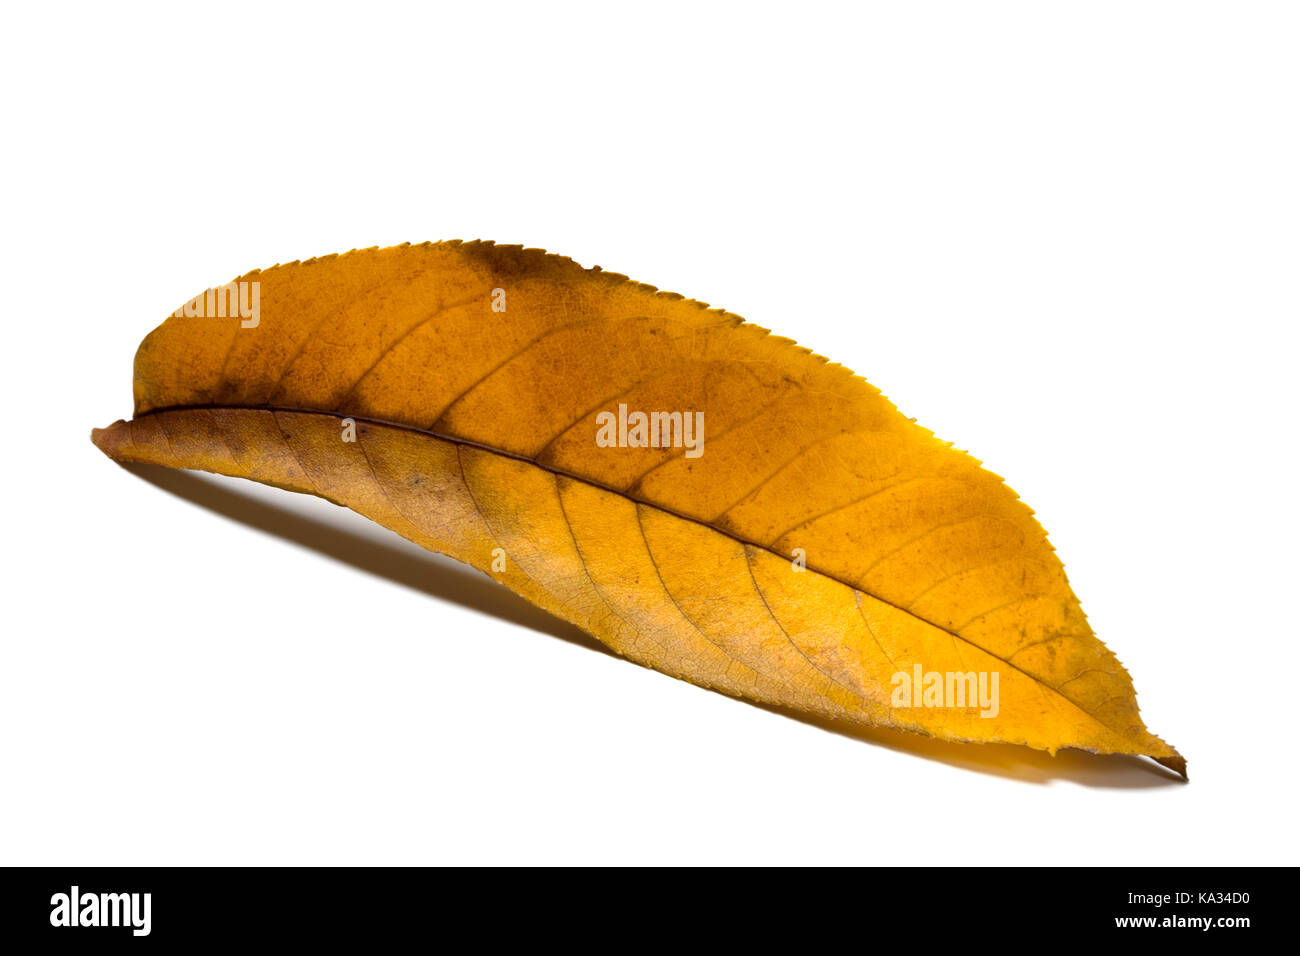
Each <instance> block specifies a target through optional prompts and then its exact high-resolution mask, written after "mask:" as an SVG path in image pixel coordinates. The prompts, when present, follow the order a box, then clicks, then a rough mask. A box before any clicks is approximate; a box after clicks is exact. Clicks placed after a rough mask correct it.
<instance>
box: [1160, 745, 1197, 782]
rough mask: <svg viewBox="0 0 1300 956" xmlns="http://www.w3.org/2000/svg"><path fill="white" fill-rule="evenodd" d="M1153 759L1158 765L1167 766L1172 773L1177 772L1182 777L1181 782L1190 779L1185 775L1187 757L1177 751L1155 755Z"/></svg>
mask: <svg viewBox="0 0 1300 956" xmlns="http://www.w3.org/2000/svg"><path fill="white" fill-rule="evenodd" d="M1153 759H1154V760H1155V762H1156V763H1158V764H1160V766H1162V767H1167V768H1169V769H1170V770H1172V771H1173V772H1174V773H1176V774H1178V776H1180V777H1182V778H1183V782H1187V781H1188V780H1189V779H1190V778H1189V777H1188V776H1187V758H1186V757H1184V756H1183V755H1182V754H1180V753H1178V752H1177V751H1174V753H1173V755H1172V756H1169V757H1155V758H1153Z"/></svg>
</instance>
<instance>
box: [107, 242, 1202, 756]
mask: <svg viewBox="0 0 1300 956" xmlns="http://www.w3.org/2000/svg"><path fill="white" fill-rule="evenodd" d="M236 281H237V282H243V283H250V284H251V283H256V284H257V289H258V297H257V315H256V317H255V321H253V320H249V319H246V318H245V319H243V320H242V321H241V317H240V316H239V315H233V316H228V317H217V316H214V315H213V314H212V312H213V310H212V308H211V304H212V297H208V298H207V299H206V300H202V299H201V300H200V305H199V306H198V308H195V309H191V311H203V307H202V302H203V301H206V303H207V306H208V308H207V314H206V315H192V316H186V315H184V314H182V315H179V316H174V317H172V318H169V319H168V320H167V321H166V322H164V323H163V325H161V326H160V327H159V328H157V329H156V330H154V331H153V332H152V333H151V334H150V335H149V336H148V337H147V338H146V339H145V341H144V342H143V343H142V345H141V346H140V349H139V351H138V353H137V355H136V360H135V382H134V388H135V418H134V420H133V421H129V422H117V423H115V424H113V425H111V426H109V427H108V428H106V429H100V430H96V431H95V433H94V436H93V437H94V440H95V442H96V444H97V445H98V446H99V447H100V448H101V449H102V450H103V451H104V452H105V453H107V454H108V455H109V456H110V457H112V458H115V459H117V460H119V461H136V462H149V463H154V464H160V465H166V466H169V467H174V468H192V469H200V470H204V471H211V472H217V473H220V474H224V475H234V476H239V477H244V478H251V479H253V480H255V481H260V482H265V483H268V484H273V485H276V486H279V487H283V488H287V489H290V490H293V491H299V492H304V493H308V494H314V495H319V496H321V497H323V498H327V499H329V500H331V501H334V502H336V503H338V504H340V505H344V506H346V507H348V508H351V509H352V510H354V511H357V512H359V513H360V514H363V515H365V516H367V517H369V518H371V519H373V520H375V521H377V522H379V523H380V524H382V525H384V526H386V527H388V528H391V529H392V530H394V531H396V532H397V533H398V534H401V535H402V536H404V537H406V538H409V539H410V540H412V541H415V542H417V543H418V544H420V545H422V546H424V547H426V548H428V549H430V550H433V551H438V552H442V553H445V554H448V555H450V556H452V557H454V558H457V559H458V560H460V561H464V562H466V563H468V564H470V565H472V566H474V567H476V568H479V569H480V570H483V571H485V572H487V573H489V574H491V575H492V576H493V577H494V578H496V579H497V580H499V581H501V582H502V583H503V584H505V585H507V586H508V587H510V588H511V589H513V590H514V591H516V592H518V593H519V594H521V595H523V596H524V597H525V598H527V599H528V600H530V601H532V602H533V603H534V604H537V605H538V606H540V607H542V608H545V609H546V610H547V611H550V612H551V613H553V614H555V615H556V616H558V617H561V618H563V619H565V620H568V621H571V622H572V623H574V624H575V625H577V626H578V627H581V628H582V629H584V630H585V631H587V632H589V633H590V634H592V635H594V636H596V637H597V638H599V639H600V640H601V641H603V642H604V643H606V644H607V645H608V646H609V647H611V648H612V649H613V650H615V651H617V652H618V653H619V654H622V655H625V656H627V657H628V658H631V659H632V660H634V661H636V662H638V663H640V664H643V665H646V666H648V667H653V668H655V669H657V670H661V671H663V672H665V673H668V674H672V675H674V676H676V677H680V678H683V679H685V680H689V681H691V682H693V683H696V684H699V685H701V686H704V687H709V688H713V689H715V690H719V691H722V692H724V693H727V694H732V695H735V696H738V697H744V698H748V699H752V700H756V701H762V702H765V703H768V704H773V705H777V706H780V707H787V708H793V709H796V710H799V711H804V712H809V713H814V714H818V715H821V716H825V717H830V718H837V719H848V720H852V721H858V722H862V723H867V724H871V725H876V726H885V727H892V728H898V729H902V730H908V731H915V732H919V733H924V734H930V735H934V736H936V737H940V738H944V739H949V740H962V741H986V742H991V741H998V742H1006V743H1016V744H1024V745H1027V746H1030V747H1034V748H1038V749H1042V750H1047V751H1051V752H1055V751H1056V750H1057V749H1060V748H1065V747H1072V748H1080V749H1084V750H1089V751H1094V752H1097V753H1122V754H1141V755H1147V756H1150V757H1152V758H1154V759H1156V760H1159V761H1160V762H1161V763H1164V764H1165V765H1167V766H1169V767H1171V768H1173V769H1174V770H1176V771H1177V772H1179V773H1182V774H1184V775H1185V773H1186V767H1185V763H1184V762H1183V759H1182V758H1181V757H1180V756H1179V755H1178V753H1177V751H1175V750H1174V749H1173V748H1172V747H1171V746H1169V745H1168V744H1166V743H1165V742H1164V741H1162V740H1161V739H1160V738H1158V737H1156V736H1154V735H1153V734H1151V733H1150V732H1149V731H1148V730H1147V729H1146V727H1145V726H1144V724H1143V722H1142V720H1141V718H1140V716H1139V714H1138V707H1137V700H1136V695H1135V693H1134V690H1133V686H1132V683H1131V681H1130V679H1129V676H1128V674H1127V672H1126V671H1125V670H1124V668H1123V667H1122V666H1121V664H1120V663H1119V661H1118V660H1117V659H1116V658H1115V656H1114V655H1113V654H1111V652H1110V651H1109V650H1108V649H1107V648H1106V646H1105V645H1104V644H1102V642H1101V641H1100V640H1098V639H1097V637H1096V636H1095V635H1094V634H1093V632H1092V629H1091V628H1090V627H1089V625H1088V621H1087V619H1086V618H1085V616H1084V614H1083V612H1082V610H1081V609H1080V606H1079V602H1078V600H1077V599H1076V598H1075V596H1074V594H1073V592H1072V591H1071V589H1070V586H1069V584H1068V582H1067V580H1066V576H1065V572H1064V569H1063V567H1062V564H1061V562H1060V560H1059V559H1058V558H1057V555H1056V553H1055V552H1054V551H1053V549H1052V547H1051V545H1050V544H1049V543H1048V541H1047V538H1046V535H1045V533H1044V531H1043V529H1042V528H1041V526H1040V525H1039V524H1038V522H1037V521H1036V520H1035V518H1034V516H1033V513H1032V512H1031V511H1030V509H1029V508H1028V507H1027V506H1026V505H1025V504H1024V503H1023V502H1021V501H1020V500H1019V498H1018V497H1017V496H1016V494H1015V493H1014V492H1013V491H1012V490H1011V489H1010V488H1008V487H1007V485H1006V484H1005V483H1004V482H1003V481H1002V479H1001V478H999V477H998V476H996V475H994V474H991V473H990V472H988V471H985V470H984V469H982V468H981V467H980V464H979V462H978V461H976V460H975V459H974V458H971V457H970V456H968V455H966V454H965V453H963V452H961V451H958V450H957V449H955V448H953V447H952V446H951V445H949V444H948V443H947V442H944V441H940V440H939V439H937V438H936V437H935V436H934V435H932V434H931V433H930V432H929V431H927V430H926V429H924V428H921V427H920V426H918V425H916V424H915V423H913V422H912V421H911V420H909V419H908V418H906V417H905V416H903V415H902V414H901V413H900V412H899V411H898V410H897V409H896V408H895V407H894V406H893V404H891V403H890V402H889V401H888V400H887V399H886V398H885V397H884V396H882V395H881V394H880V393H879V391H877V390H876V389H874V388H873V387H871V386H870V385H868V384H867V383H866V382H864V381H863V380H862V379H860V378H858V377H857V376H855V375H853V374H852V373H851V372H849V371H848V370H847V369H845V368H843V367H841V366H838V365H834V364H829V363H827V362H826V361H825V360H824V359H822V358H820V357H818V356H815V355H813V354H811V353H810V352H809V351H807V350H806V349H803V348H800V347H797V346H795V345H794V344H793V343H792V342H791V341H790V340H788V339H784V338H779V337H776V336H773V335H770V334H769V333H768V332H767V331H765V330H763V329H761V328H758V327H756V326H753V325H749V324H746V323H744V322H742V320H741V319H740V318H738V317H737V316H734V315H730V314H728V313H726V312H722V311H719V310H716V309H710V308H708V307H707V306H705V305H704V304H702V303H699V302H695V301H691V300H687V299H683V298H682V297H680V296H678V295H673V294H669V293H664V292H658V291H656V290H655V289H654V288H652V287H650V286H647V285H642V284H639V283H636V282H632V281H629V280H628V279H626V278H625V277H623V276H620V275H615V274H612V273H606V272H601V271H599V270H588V269H584V268H582V267H581V266H579V265H578V264H576V263H574V262H572V261H571V260H569V259H566V258H562V257H559V256H553V255H547V254H544V253H542V252H540V251H537V250H525V249H521V248H519V247H510V246H496V245H493V244H490V243H478V242H476V243H459V242H450V243H435V244H425V245H421V246H400V247H395V248H390V249H382V250H381V249H367V250H360V251H354V252H350V253H347V254H346V255H341V256H329V257H325V258H322V259H314V260H310V261H307V262H300V263H291V264H288V265H282V266H276V267H274V268H272V269H268V270H264V271H257V272H253V273H249V274H248V275H246V276H242V277H241V278H240V279H239V280H236ZM231 311H234V310H233V307H232V309H231ZM636 412H642V413H645V414H646V415H647V417H648V416H649V415H650V413H653V412H658V413H672V412H676V413H679V416H680V422H681V424H680V425H679V424H678V421H677V420H674V419H671V418H667V417H660V418H657V419H655V422H656V423H657V424H659V425H661V426H663V427H662V440H661V441H659V442H658V443H657V444H659V445H660V446H661V447H654V446H653V445H650V444H647V445H646V446H645V447H638V446H637V444H636V443H637V441H638V440H639V439H640V438H643V437H645V436H644V433H641V432H639V431H638V428H637V427H636V423H637V422H638V419H637V418H636ZM697 416H702V418H700V417H697ZM611 419H614V422H613V423H611ZM691 424H699V425H700V426H702V427H701V428H700V430H699V432H697V433H694V434H689V433H688V434H683V431H684V428H685V427H686V426H689V425H691ZM602 429H603V432H602ZM602 434H603V435H604V441H603V442H602V440H601V439H600V436H601V435H602ZM670 436H672V437H675V438H677V439H679V440H678V441H677V442H676V443H675V444H673V443H671V442H670V441H669V437H670ZM611 438H612V439H613V443H612V444H611V441H610V440H611ZM620 438H622V439H623V440H622V441H621V442H620V441H619V439H620ZM692 440H694V441H695V443H696V444H695V446H694V447H693V446H692V444H691V442H692ZM899 675H906V677H907V678H908V680H907V681H906V682H905V681H902V680H901V679H900V676H899ZM935 675H937V676H938V685H937V688H936V684H935V680H934V677H935ZM954 675H955V677H954ZM993 675H996V677H994V676H993ZM986 676H987V677H988V679H989V686H988V687H987V688H985V685H984V684H982V683H980V682H981V681H983V680H984V679H985V677H986ZM970 678H975V680H973V681H971V680H970ZM994 680H995V681H996V684H993V683H992V682H993V681H994ZM904 684H906V685H907V687H906V688H905V687H904ZM963 689H967V690H969V692H970V693H969V695H968V696H965V697H964V699H963V700H962V701H960V702H959V701H957V700H956V699H955V697H954V694H955V693H960V692H962V691H963ZM984 689H988V690H991V691H993V692H994V696H995V698H996V700H995V701H994V702H990V701H987V700H981V699H978V694H979V693H981V692H982V691H983V690H984ZM904 690H906V693H904ZM929 691H935V693H933V694H931V695H930V696H927V692H929ZM900 695H902V696H900ZM958 703H961V704H962V705H961V706H958Z"/></svg>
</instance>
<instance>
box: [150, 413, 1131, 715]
mask: <svg viewBox="0 0 1300 956" xmlns="http://www.w3.org/2000/svg"><path fill="white" fill-rule="evenodd" d="M184 411H250V412H270V413H272V414H274V413H276V412H283V413H285V414H291V415H292V414H297V415H319V416H323V417H326V418H334V419H337V420H339V421H342V420H343V419H345V418H350V419H352V420H353V421H355V422H365V423H366V424H371V425H378V426H381V427H384V428H393V429H398V430H400V431H406V432H411V433H414V434H419V435H427V436H428V437H430V438H436V439H439V440H440V441H445V442H449V443H451V444H454V445H458V446H464V447H468V448H476V449H478V450H480V451H484V452H487V453H489V454H493V455H499V456H501V457H503V458H510V459H513V460H514V461H518V462H521V463H522V464H526V465H531V466H532V467H534V468H539V469H541V470H542V471H546V472H549V473H550V474H552V475H558V476H560V477H563V478H567V479H569V480H570V481H577V482H581V483H582V484H585V485H588V486H589V487H592V488H598V489H600V490H601V491H605V492H608V493H610V494H614V495H617V496H619V497H620V498H624V499H626V500H628V501H632V502H635V503H637V504H641V505H644V506H646V507H647V508H654V509H655V510H657V511H660V512H663V513H664V514H667V515H671V516H673V517H674V518H677V519H678V520H681V521H689V522H691V523H692V524H696V525H699V526H700V527H703V528H708V529H709V530H710V531H714V532H716V533H717V534H720V535H722V536H723V537H726V538H730V539H731V540H732V541H735V542H736V543H737V544H740V545H741V546H742V547H750V548H757V549H758V550H761V551H766V552H767V553H768V554H771V555H774V556H775V557H778V558H780V559H782V560H783V561H788V560H790V555H788V554H782V553H781V552H779V551H776V550H774V549H773V548H771V547H769V546H768V545H765V544H760V543H758V542H755V541H749V540H747V539H745V538H742V537H740V536H739V535H737V534H735V533H734V532H731V531H728V530H727V529H725V528H720V527H718V526H717V525H714V524H712V523H710V522H708V521H705V520H702V519H700V518H696V517H693V516H691V515H687V514H683V513H681V512H680V511H677V510H675V509H673V508H669V507H666V506H664V505H661V504H659V503H657V502H654V501H648V500H646V499H645V498H641V497H638V496H636V495H631V494H628V493H627V492H626V491H624V490H622V489H618V488H614V487H611V486H609V485H606V484H604V483H602V482H599V481H596V480H595V479H592V478H589V477H587V476H585V475H578V474H574V473H573V472H570V471H567V470H565V469H563V468H556V467H553V466H551V465H546V464H542V463H541V462H539V461H537V460H536V459H534V458H530V457H529V456H527V455H521V454H519V453H517V452H512V451H507V450H505V449H503V448H496V447H494V446H492V445H486V444H483V443H482V442H476V441H473V440H472V439H468V438H461V437H459V436H456V435H448V434H445V433H443V432H438V431H433V430H431V429H428V428H419V427H417V426H414V425H408V424H406V423H403V422H395V421H389V420H387V419H383V418H372V417H370V416H366V415H358V414H356V413H352V412H349V413H347V414H344V413H342V412H339V411H334V410H324V409H319V408H298V407H293V406H287V405H269V404H262V405H251V404H249V405H230V404H214V403H206V404H203V403H200V404H188V405H167V406H164V407H158V408H151V409H149V410H148V411H146V412H142V413H139V414H137V415H135V419H136V420H139V419H142V418H148V417H149V416H151V415H161V414H165V413H167V412H184ZM807 568H808V570H809V571H812V572H813V573H815V574H819V575H821V576H822V577H824V578H826V579H827V580H830V581H834V582H835V583H836V584H840V585H842V586H844V587H846V588H849V589H850V590H851V591H857V592H860V593H862V594H865V595H866V596H867V597H870V598H871V599H872V600H875V601H879V602H880V603H881V604H885V605H888V606H889V607H892V608H894V609H895V610H897V611H901V612H902V613H903V614H906V615H907V616H908V617H911V618H915V619H916V620H918V621H921V622H923V623H925V624H928V625H930V626H931V627H933V628H936V629H937V630H939V631H941V632H942V633H944V634H947V635H949V636H950V637H952V638H953V639H954V640H958V641H961V642H962V643H963V644H966V645H968V646H970V647H972V648H974V649H976V650H978V651H980V652H981V653H984V654H987V655H989V656H990V657H992V658H993V659H994V660H997V661H1000V662H1001V663H1003V664H1005V665H1006V666H1007V667H1009V668H1011V669H1012V670H1014V671H1016V672H1017V673H1019V674H1023V675H1024V676H1025V677H1027V678H1029V679H1030V680H1031V681H1033V682H1034V684H1035V685H1036V686H1038V687H1040V688H1043V689H1045V690H1048V691H1050V692H1051V693H1052V694H1054V695H1056V696H1057V697H1059V698H1060V699H1061V700H1063V701H1065V702H1066V703H1067V704H1069V705H1070V706H1071V707H1074V708H1075V709H1076V710H1078V711H1079V712H1080V713H1082V714H1084V715H1085V716H1087V717H1088V718H1089V719H1091V720H1093V721H1095V722H1096V723H1097V724H1098V725H1099V726H1101V727H1104V728H1106V729H1107V730H1109V731H1111V732H1112V733H1115V734H1118V735H1119V736H1121V737H1127V736H1128V733H1127V732H1126V731H1123V730H1120V729H1118V728H1116V727H1113V726H1112V725H1110V724H1108V723H1106V722H1105V721H1103V720H1102V719H1101V718H1100V717H1099V716H1097V715H1096V714H1094V713H1092V712H1091V711H1089V710H1087V709H1085V708H1084V707H1083V706H1082V705H1081V704H1079V703H1078V702H1077V701H1075V700H1073V699H1071V698H1069V697H1067V696H1066V695H1065V694H1063V693H1061V691H1060V690H1058V689H1057V688H1055V687H1053V686H1052V685H1051V684H1049V683H1047V682H1046V681H1044V680H1043V679H1042V678H1040V677H1036V676H1035V675H1033V674H1031V673H1029V672H1028V671H1026V670H1024V669H1023V668H1021V667H1019V666H1018V665H1016V664H1014V663H1012V662H1011V661H1010V660H1008V659H1007V658H1005V657H1003V656H1001V655H1000V654H997V653H995V652H994V651H991V650H989V649H988V648H986V647H982V646H981V645H979V644H976V643H975V642H974V641H972V640H970V639H969V638H967V637H965V636H963V635H962V634H960V633H958V632H957V631H954V630H952V629H951V628H949V627H945V626H944V625H942V624H939V623H938V622H936V621H932V620H930V619H929V618H927V617H924V616H922V615H920V614H917V613H916V612H915V611H911V610H909V609H907V608H905V607H903V606H902V605H899V604H896V603H894V602H893V601H890V600H889V599H887V598H883V597H880V596H879V595H877V594H873V593H872V592H871V591H869V590H867V589H866V588H865V587H862V586H860V585H857V584H854V583H852V582H850V581H845V580H844V579H843V578H841V577H840V576H838V575H836V574H832V573H830V572H828V571H824V570H822V569H820V568H817V567H815V566H814V565H813V564H811V563H809V564H808V565H807ZM778 624H779V622H778ZM1062 686H1063V685H1062Z"/></svg>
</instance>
